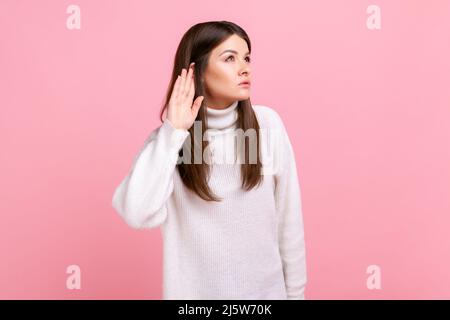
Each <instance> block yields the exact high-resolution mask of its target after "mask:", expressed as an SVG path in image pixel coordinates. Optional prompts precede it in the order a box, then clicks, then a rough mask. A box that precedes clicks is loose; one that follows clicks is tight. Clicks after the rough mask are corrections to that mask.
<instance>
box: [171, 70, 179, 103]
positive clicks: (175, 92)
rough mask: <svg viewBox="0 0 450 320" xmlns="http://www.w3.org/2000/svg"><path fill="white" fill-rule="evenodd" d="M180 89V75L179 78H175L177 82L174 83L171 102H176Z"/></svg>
mask: <svg viewBox="0 0 450 320" xmlns="http://www.w3.org/2000/svg"><path fill="white" fill-rule="evenodd" d="M179 89H180V76H178V77H177V80H175V84H174V85H173V89H172V95H171V96H170V101H171V102H174V101H175V99H177V97H178V91H179Z"/></svg>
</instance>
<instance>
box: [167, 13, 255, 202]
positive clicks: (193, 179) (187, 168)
mask: <svg viewBox="0 0 450 320" xmlns="http://www.w3.org/2000/svg"><path fill="white" fill-rule="evenodd" d="M233 34H236V35H238V36H239V37H241V38H242V39H244V40H245V41H246V42H247V46H248V49H249V51H250V52H251V43H250V39H249V37H248V35H247V33H246V32H245V31H244V30H243V29H242V28H241V27H239V26H238V25H236V24H234V23H232V22H228V21H209V22H202V23H198V24H196V25H194V26H192V27H191V28H190V29H189V30H188V31H187V32H186V33H185V34H184V35H183V37H182V39H181V41H180V44H179V45H178V49H177V51H176V54H175V59H174V65H173V71H172V77H171V80H170V83H169V86H168V90H167V94H166V97H165V102H164V105H163V107H162V109H161V113H160V120H161V122H163V121H164V120H163V114H164V112H165V110H166V109H167V107H168V103H169V100H170V96H171V93H172V90H173V87H174V85H175V81H176V80H177V77H178V75H179V74H181V71H182V69H183V68H185V69H186V70H189V69H188V68H189V64H190V63H191V62H195V68H194V72H195V73H194V81H195V94H194V100H195V99H196V98H197V97H198V96H205V88H204V85H203V82H202V81H201V79H202V75H203V73H204V72H205V70H206V67H207V65H208V59H209V56H210V53H211V51H212V50H213V49H214V48H215V47H217V46H218V45H220V44H221V43H222V42H223V41H225V40H226V39H227V38H228V37H230V36H232V35H233ZM237 112H238V119H237V128H238V129H239V128H240V129H242V130H243V131H244V132H246V130H247V129H254V130H255V132H257V134H256V153H257V155H258V156H257V157H256V158H257V161H256V163H250V162H249V141H248V140H247V139H245V138H244V140H245V144H244V150H245V158H244V161H243V163H242V164H241V178H242V185H241V186H242V188H243V189H244V190H247V191H248V190H250V189H252V188H254V187H256V186H259V185H260V184H261V182H262V180H263V175H262V174H261V170H262V169H261V167H262V165H261V162H260V156H259V154H260V141H259V140H260V139H259V134H258V133H259V124H258V120H257V118H256V115H255V112H254V111H253V108H252V105H251V102H250V98H249V99H246V100H241V101H239V102H238V106H237ZM195 120H196V121H197V120H201V124H202V128H208V120H207V112H206V106H205V100H203V101H202V105H201V107H200V109H199V111H198V114H197V117H196V119H195ZM188 131H189V133H190V137H191V139H190V140H191V150H195V149H194V148H195V147H197V148H201V149H200V150H201V155H203V151H204V149H205V148H206V147H207V146H208V141H203V139H201V141H198V139H196V137H195V135H194V126H193V125H192V126H191V127H190V128H189V129H188ZM191 154H192V153H191ZM179 156H180V157H182V156H183V149H181V150H180V151H179ZM191 156H192V155H191ZM177 169H178V171H179V173H180V177H181V179H182V181H183V183H184V185H185V186H186V187H187V188H188V189H190V190H192V191H193V192H195V193H196V194H197V195H198V196H199V197H200V198H202V199H204V200H206V201H220V198H219V197H218V196H217V195H215V194H214V193H213V192H212V190H211V189H210V187H209V185H208V180H209V175H210V167H209V165H208V164H206V163H204V161H201V163H200V164H197V163H193V161H189V162H188V163H184V162H181V163H179V164H177Z"/></svg>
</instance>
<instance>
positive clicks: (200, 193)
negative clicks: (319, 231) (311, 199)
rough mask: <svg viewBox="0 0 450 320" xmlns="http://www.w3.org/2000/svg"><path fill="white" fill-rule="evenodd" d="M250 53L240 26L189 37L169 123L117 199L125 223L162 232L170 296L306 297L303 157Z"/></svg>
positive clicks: (223, 25)
mask: <svg viewBox="0 0 450 320" xmlns="http://www.w3.org/2000/svg"><path fill="white" fill-rule="evenodd" d="M250 51H251V45H250V40H249V37H248V36H247V34H246V32H245V31H244V30H243V29H242V28H240V27H239V26H238V25H236V24H234V23H231V22H227V21H211V22H204V23H199V24H196V25H194V26H193V27H191V28H190V29H189V30H188V31H187V32H186V33H185V34H184V36H183V38H182V39H181V42H180V44H179V46H178V49H177V52H176V55H175V61H174V69H173V72H172V79H171V82H170V86H169V90H168V92H167V96H166V101H165V104H164V106H163V108H162V110H161V114H160V118H161V122H162V124H161V125H160V126H159V127H158V128H157V129H155V130H154V131H153V132H151V134H150V135H149V137H148V138H147V139H146V141H145V142H144V146H143V147H142V149H141V150H140V152H139V153H138V154H137V156H136V157H135V159H134V163H133V165H132V167H131V169H130V171H129V173H128V175H127V176H126V177H125V178H124V179H123V180H122V182H121V183H120V185H119V186H118V187H117V189H116V191H115V193H114V196H113V200H112V205H113V207H114V208H115V210H116V211H117V212H118V213H119V214H120V216H121V217H122V218H123V219H124V220H125V221H126V222H127V224H128V225H130V226H131V227H133V228H154V227H158V226H161V230H162V235H163V243H164V250H163V258H164V263H163V271H164V279H163V299H304V298H305V297H304V291H305V286H306V259H305V244H304V232H303V216H302V210H301V209H302V208H301V197H300V188H299V184H298V179H297V171H296V163H295V158H294V152H293V149H292V145H291V143H290V140H289V137H288V135H287V132H286V129H285V126H284V125H283V122H282V120H281V118H280V117H279V115H278V113H276V112H275V111H274V110H273V109H271V108H269V107H267V106H262V105H252V104H251V102H250V90H249V89H250V82H251V72H250ZM164 115H165V116H164ZM163 116H164V117H163ZM202 128H203V129H206V132H205V133H203V132H202V131H201V130H202ZM199 132H200V134H199ZM237 132H240V133H244V134H245V135H244V137H243V139H242V134H241V135H239V134H238V135H236V133H237ZM249 132H250V134H247V133H249ZM252 132H258V134H256V135H255V134H253V135H252V134H251V133H252ZM263 132H265V133H266V135H264V134H262V133H263ZM274 133H276V134H274ZM267 136H270V138H269V139H264V137H267ZM239 137H240V138H241V139H240V141H236V140H239V139H236V138H239ZM274 137H276V138H275V139H274ZM266 140H270V143H268V142H267V141H266ZM236 142H237V143H236ZM239 142H240V144H239ZM236 145H239V146H240V147H236ZM255 150H256V152H254V151H255ZM255 154H256V158H257V159H256V161H255V158H254V157H253V156H254V155H255ZM267 163H269V164H268V165H267Z"/></svg>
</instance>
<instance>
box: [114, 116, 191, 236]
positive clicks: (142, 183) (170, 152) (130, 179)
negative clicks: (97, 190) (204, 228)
mask: <svg viewBox="0 0 450 320" xmlns="http://www.w3.org/2000/svg"><path fill="white" fill-rule="evenodd" d="M187 136H189V131H187V130H185V129H176V128H175V127H174V126H173V125H172V124H171V122H170V121H169V120H168V119H167V118H166V119H165V120H164V122H163V124H162V125H161V126H160V127H159V128H157V129H156V130H155V131H153V132H152V133H151V134H150V136H149V138H147V139H146V141H145V142H144V147H143V148H142V149H141V151H140V152H139V153H138V154H137V156H136V157H135V160H134V163H133V165H132V167H131V170H130V172H129V173H128V175H127V176H126V177H125V178H124V179H123V180H122V182H121V183H120V185H119V186H118V187H117V189H116V190H115V192H114V195H113V199H112V206H113V207H114V209H115V210H116V211H117V212H118V213H119V215H120V216H121V217H122V218H123V219H124V220H125V222H126V223H127V224H128V225H129V226H131V227H132V228H135V229H139V228H153V227H157V226H159V225H161V224H162V223H163V222H164V221H165V219H166V217H167V208H166V206H165V203H166V201H167V199H168V198H169V196H170V195H171V193H172V191H173V174H174V171H175V168H176V163H177V159H178V152H179V150H180V149H181V148H182V146H183V143H184V141H185V140H186V137H187Z"/></svg>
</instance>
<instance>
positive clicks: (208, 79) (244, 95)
mask: <svg viewBox="0 0 450 320" xmlns="http://www.w3.org/2000/svg"><path fill="white" fill-rule="evenodd" d="M203 78H204V85H205V103H206V105H207V106H208V107H210V108H214V109H223V108H226V107H227V106H229V105H230V104H232V103H233V102H235V101H236V100H246V99H248V98H249V97H250V85H247V86H245V85H240V83H241V82H242V81H248V82H249V83H250V81H251V73H250V53H249V52H248V46H247V43H246V42H245V40H244V39H242V38H241V37H239V36H238V35H236V34H233V35H232V36H230V37H229V38H228V39H227V40H225V41H224V42H222V43H221V44H220V45H219V46H217V47H216V48H214V49H213V50H212V51H211V54H210V57H209V60H208V65H207V67H206V70H205V73H204V74H203Z"/></svg>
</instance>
